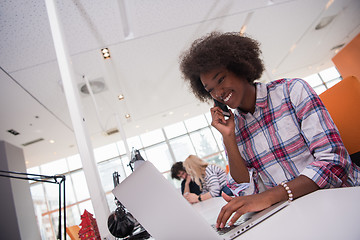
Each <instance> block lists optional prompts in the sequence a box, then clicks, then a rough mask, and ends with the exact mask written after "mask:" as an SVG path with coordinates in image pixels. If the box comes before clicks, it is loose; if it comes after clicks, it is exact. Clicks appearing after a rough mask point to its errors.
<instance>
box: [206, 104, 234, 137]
mask: <svg viewBox="0 0 360 240" xmlns="http://www.w3.org/2000/svg"><path fill="white" fill-rule="evenodd" d="M210 112H211V117H212V122H211V125H212V126H213V127H214V128H216V129H217V130H218V131H219V132H220V133H221V135H223V137H225V136H230V135H234V132H235V123H234V114H233V113H232V111H230V117H229V118H228V119H227V120H225V116H224V114H223V113H222V110H221V108H220V107H217V106H215V107H212V108H211V109H210Z"/></svg>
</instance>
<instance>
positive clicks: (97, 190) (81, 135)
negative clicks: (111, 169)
mask: <svg viewBox="0 0 360 240" xmlns="http://www.w3.org/2000/svg"><path fill="white" fill-rule="evenodd" d="M45 3H46V8H47V12H48V17H49V22H50V27H51V32H52V36H53V41H54V45H55V51H56V56H57V60H58V64H59V69H60V73H61V78H62V81H63V87H64V92H65V97H66V101H67V104H68V108H69V112H70V117H71V121H72V124H73V127H74V132H75V137H76V142H77V146H78V150H79V153H80V157H81V161H82V165H83V169H84V173H85V178H86V182H87V185H88V188H89V192H90V197H91V202H92V205H93V207H94V211H95V216H96V220H97V224H98V227H99V232H100V235H101V238H102V239H114V237H113V236H112V235H111V234H110V232H109V230H108V227H107V219H108V216H109V215H110V210H109V206H108V203H107V200H106V197H105V193H104V191H103V188H102V186H101V182H100V175H99V172H98V170H97V166H96V163H95V158H94V152H93V148H92V145H91V142H90V140H89V136H88V132H87V130H86V122H85V117H84V115H83V113H82V108H81V102H80V96H79V92H78V91H77V88H76V84H75V83H76V81H75V74H74V71H73V69H72V65H71V60H70V55H69V53H68V50H67V47H66V44H65V41H64V37H63V32H62V28H61V24H60V21H59V18H58V14H57V10H56V6H55V1H54V0H45Z"/></svg>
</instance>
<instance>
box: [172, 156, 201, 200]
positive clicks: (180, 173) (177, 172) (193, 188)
mask: <svg viewBox="0 0 360 240" xmlns="http://www.w3.org/2000/svg"><path fill="white" fill-rule="evenodd" d="M171 177H172V178H173V179H174V178H175V179H177V180H180V179H182V182H181V194H183V195H184V194H188V193H194V194H196V195H199V194H200V193H201V190H200V187H199V185H197V184H196V183H195V182H194V181H192V180H191V177H190V175H189V174H187V173H186V171H185V168H184V166H183V163H182V162H176V163H174V164H173V165H172V167H171Z"/></svg>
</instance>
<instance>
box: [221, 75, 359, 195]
mask: <svg viewBox="0 0 360 240" xmlns="http://www.w3.org/2000/svg"><path fill="white" fill-rule="evenodd" d="M235 133H236V141H237V145H238V148H239V151H240V154H241V156H242V157H243V159H244V160H245V162H246V166H247V167H248V169H249V174H250V184H235V182H234V181H233V180H232V179H230V182H229V183H228V184H229V187H230V188H231V189H232V190H233V192H234V194H235V195H247V194H254V193H258V192H262V191H264V190H266V189H268V188H271V187H274V186H276V185H278V184H279V183H281V182H282V181H290V180H292V179H294V178H296V177H297V176H299V175H305V176H307V177H308V178H310V179H312V180H313V181H314V182H315V183H316V184H317V185H318V186H319V187H320V188H330V187H343V186H355V185H360V168H359V167H358V166H356V165H355V164H353V163H352V162H351V160H350V157H349V154H348V152H347V150H346V149H345V147H344V145H343V143H342V140H341V138H340V135H339V132H338V130H337V128H336V126H335V124H334V122H333V121H332V119H331V117H330V115H329V113H328V111H327V110H326V109H325V106H324V105H323V103H322V102H321V100H320V98H319V96H318V95H317V94H316V93H315V92H314V90H313V89H312V88H311V87H310V86H309V85H308V84H307V83H306V82H305V81H304V80H301V79H280V80H277V81H274V82H270V83H268V84H262V83H256V106H255V112H254V113H253V114H251V113H245V112H242V111H241V110H236V111H235ZM244 188H245V189H244Z"/></svg>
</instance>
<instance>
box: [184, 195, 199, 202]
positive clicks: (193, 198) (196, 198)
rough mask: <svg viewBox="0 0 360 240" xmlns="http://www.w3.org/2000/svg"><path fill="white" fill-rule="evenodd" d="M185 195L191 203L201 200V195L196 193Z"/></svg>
mask: <svg viewBox="0 0 360 240" xmlns="http://www.w3.org/2000/svg"><path fill="white" fill-rule="evenodd" d="M184 197H185V198H186V200H188V202H189V203H191V204H193V203H197V202H199V199H198V197H199V196H198V195H196V194H195V193H189V194H186V195H185V196H184Z"/></svg>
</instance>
